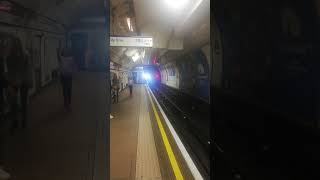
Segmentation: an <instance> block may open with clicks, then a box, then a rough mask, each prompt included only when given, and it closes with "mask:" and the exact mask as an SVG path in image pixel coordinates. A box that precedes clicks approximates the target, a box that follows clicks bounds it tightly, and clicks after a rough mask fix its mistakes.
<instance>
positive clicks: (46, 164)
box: [5, 72, 107, 180]
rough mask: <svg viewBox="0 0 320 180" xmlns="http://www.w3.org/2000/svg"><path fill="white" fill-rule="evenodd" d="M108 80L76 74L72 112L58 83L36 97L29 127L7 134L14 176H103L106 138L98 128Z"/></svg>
mask: <svg viewBox="0 0 320 180" xmlns="http://www.w3.org/2000/svg"><path fill="white" fill-rule="evenodd" d="M106 82H107V80H106V75H105V74H104V73H91V72H83V73H78V74H77V75H76V76H75V77H74V81H73V98H72V101H73V102H72V111H71V112H68V113H66V112H64V110H63V98H62V91H61V86H60V83H59V82H54V83H52V84H51V85H49V86H48V87H46V88H45V89H43V90H42V91H41V92H40V93H39V94H37V95H36V96H35V97H33V98H32V100H31V101H30V109H29V110H30V112H29V117H28V127H27V129H24V130H23V129H17V130H16V132H15V134H14V135H13V136H8V137H7V138H6V145H5V152H6V154H5V156H6V159H5V162H6V164H5V166H6V169H7V170H8V171H9V172H10V174H11V175H12V180H87V179H88V180H89V179H90V180H91V179H92V177H93V175H94V173H96V178H97V179H99V176H100V177H102V178H105V177H104V176H105V172H106V171H105V169H104V168H106V164H107V162H106V161H105V160H106V154H105V152H106V151H105V150H104V149H106V146H105V142H106V138H103V137H100V136H101V135H99V134H98V133H97V130H99V132H100V133H101V128H97V127H103V126H105V124H106V123H105V121H106V116H107V113H106V107H107V105H106V103H107V101H106V93H107V90H106ZM102 131H104V130H102ZM101 134H102V133H101ZM103 153H104V154H103ZM94 168H96V169H94ZM97 169H100V170H101V169H104V170H103V171H104V172H98V171H97Z"/></svg>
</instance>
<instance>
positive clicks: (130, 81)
mask: <svg viewBox="0 0 320 180" xmlns="http://www.w3.org/2000/svg"><path fill="white" fill-rule="evenodd" d="M132 88H133V79H132V78H131V77H130V78H129V90H130V97H131V96H132Z"/></svg>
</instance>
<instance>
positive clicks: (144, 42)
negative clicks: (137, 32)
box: [110, 36, 153, 47]
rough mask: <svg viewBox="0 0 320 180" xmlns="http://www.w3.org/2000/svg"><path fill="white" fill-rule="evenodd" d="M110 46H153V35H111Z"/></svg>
mask: <svg viewBox="0 0 320 180" xmlns="http://www.w3.org/2000/svg"><path fill="white" fill-rule="evenodd" d="M110 46H114V47H152V46H153V39H152V37H115V36H111V37H110Z"/></svg>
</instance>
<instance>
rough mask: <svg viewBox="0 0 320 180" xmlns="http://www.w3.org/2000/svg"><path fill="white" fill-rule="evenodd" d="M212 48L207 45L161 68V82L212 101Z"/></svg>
mask: <svg viewBox="0 0 320 180" xmlns="http://www.w3.org/2000/svg"><path fill="white" fill-rule="evenodd" d="M210 64H211V63H210V46H209V45H206V46H203V47H201V48H198V49H195V50H193V51H191V52H188V53H186V54H184V55H182V56H179V57H177V58H174V60H173V61H170V62H167V63H165V64H162V65H161V66H160V72H161V82H162V84H165V85H167V86H170V87H172V88H175V89H178V90H180V91H182V92H185V93H187V94H190V95H192V96H195V97H197V98H199V99H202V100H204V101H206V102H209V101H210Z"/></svg>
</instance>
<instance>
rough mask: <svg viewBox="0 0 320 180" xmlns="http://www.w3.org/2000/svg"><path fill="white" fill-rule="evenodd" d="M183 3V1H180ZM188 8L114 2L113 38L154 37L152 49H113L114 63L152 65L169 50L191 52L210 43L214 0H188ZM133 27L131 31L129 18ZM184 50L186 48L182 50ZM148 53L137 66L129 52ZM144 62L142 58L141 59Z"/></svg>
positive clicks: (135, 0)
mask: <svg viewBox="0 0 320 180" xmlns="http://www.w3.org/2000/svg"><path fill="white" fill-rule="evenodd" d="M177 1H183V0H177ZM185 2H186V3H185V4H184V8H182V9H174V8H172V6H171V5H170V4H168V0H111V11H110V13H111V14H110V19H111V21H110V22H111V27H110V34H111V35H118V36H137V35H138V36H152V37H153V39H154V45H153V48H152V49H141V48H120V47H111V51H110V57H111V60H112V61H114V62H116V63H119V64H122V65H123V66H125V67H129V68H130V67H132V66H134V65H136V64H140V63H142V64H145V63H148V62H149V61H150V59H151V57H153V56H154V54H155V53H156V54H158V55H159V54H164V53H165V52H167V51H168V50H174V49H179V51H181V49H183V50H184V51H185V50H188V49H192V48H194V47H199V46H200V45H201V44H202V45H203V44H205V43H208V42H209V40H210V24H209V23H210V0H185ZM128 17H129V18H130V20H131V21H130V22H131V24H132V26H133V28H132V29H131V31H130V30H129V27H128V23H127V18H128ZM181 46H182V47H183V48H181ZM143 51H144V52H145V56H144V59H143V60H138V61H136V62H133V61H132V59H131V56H132V55H134V53H131V56H130V55H129V56H128V54H130V53H128V52H138V53H141V52H143ZM141 59H142V58H141Z"/></svg>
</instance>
